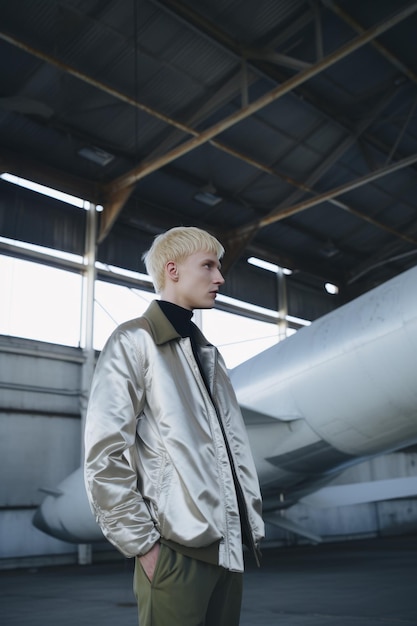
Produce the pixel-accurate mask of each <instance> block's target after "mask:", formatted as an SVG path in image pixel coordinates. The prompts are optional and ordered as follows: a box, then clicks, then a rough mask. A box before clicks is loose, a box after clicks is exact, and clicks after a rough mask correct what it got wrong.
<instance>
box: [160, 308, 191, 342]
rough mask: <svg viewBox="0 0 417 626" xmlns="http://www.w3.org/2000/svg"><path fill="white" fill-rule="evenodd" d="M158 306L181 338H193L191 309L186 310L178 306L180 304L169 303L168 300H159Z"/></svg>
mask: <svg viewBox="0 0 417 626" xmlns="http://www.w3.org/2000/svg"><path fill="white" fill-rule="evenodd" d="M158 304H159V306H160V307H161V309H162V312H163V313H164V315H165V316H166V317H167V318H168V320H169V321H170V322H171V324H172V325H173V327H174V328H175V330H176V331H177V333H178V334H179V335H181V337H191V335H192V334H193V329H192V323H191V318H192V316H193V312H192V311H190V310H189V309H184V307H182V306H178V304H173V303H172V302H167V301H166V300H158Z"/></svg>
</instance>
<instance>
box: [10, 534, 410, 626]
mask: <svg viewBox="0 0 417 626" xmlns="http://www.w3.org/2000/svg"><path fill="white" fill-rule="evenodd" d="M132 567H133V563H132V561H131V560H126V561H122V562H117V563H114V562H113V563H109V564H100V565H91V566H77V565H74V566H61V567H46V568H38V569H19V570H8V571H0V624H1V625H2V626H137V616H136V605H135V601H134V597H133V593H132ZM244 580H245V583H244V585H245V586H244V601H243V608H242V617H241V626H279V625H282V626H327V625H329V626H330V625H331V626H401V625H403V626H405V625H408V626H410V625H413V626H417V536H403V537H396V538H383V539H374V540H366V541H355V542H347V543H343V544H325V545H321V546H308V547H296V548H286V549H282V548H280V549H278V548H264V550H263V564H262V568H261V569H260V570H258V569H256V568H255V567H254V566H253V565H252V564H250V563H249V564H248V565H247V569H246V574H245V579H244ZM172 626H181V625H174V624H173V625H172Z"/></svg>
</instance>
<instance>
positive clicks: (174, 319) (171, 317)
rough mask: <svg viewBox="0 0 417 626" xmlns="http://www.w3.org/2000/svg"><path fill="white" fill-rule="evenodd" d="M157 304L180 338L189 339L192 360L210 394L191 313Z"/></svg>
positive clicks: (163, 303) (161, 301) (187, 310)
mask: <svg viewBox="0 0 417 626" xmlns="http://www.w3.org/2000/svg"><path fill="white" fill-rule="evenodd" d="M158 304H159V306H160V307H161V309H162V312H163V314H164V315H165V317H166V318H167V319H168V321H169V322H170V323H171V324H172V325H173V327H174V328H175V330H176V331H177V333H178V334H179V335H181V337H189V338H190V340H191V348H192V350H193V354H194V358H195V360H196V361H197V365H198V368H199V370H200V373H201V376H202V377H203V380H204V383H205V385H206V387H207V390H208V392H209V393H210V388H209V384H208V381H207V376H206V373H205V371H204V369H203V366H202V364H201V361H200V355H199V353H198V344H197V341H196V330H197V327H196V325H195V324H193V322H192V321H191V318H192V316H193V312H192V311H190V310H189V309H184V307H182V306H179V305H178V304H173V303H172V302H167V301H166V300H158Z"/></svg>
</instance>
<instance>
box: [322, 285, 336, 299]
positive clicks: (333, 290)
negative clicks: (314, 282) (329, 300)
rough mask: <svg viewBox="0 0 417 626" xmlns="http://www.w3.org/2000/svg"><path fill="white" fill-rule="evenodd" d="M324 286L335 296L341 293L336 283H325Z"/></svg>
mask: <svg viewBox="0 0 417 626" xmlns="http://www.w3.org/2000/svg"><path fill="white" fill-rule="evenodd" d="M324 288H325V290H326V291H327V293H330V294H331V295H332V296H335V295H337V294H338V293H339V287H338V286H337V285H334V284H333V283H325V285H324Z"/></svg>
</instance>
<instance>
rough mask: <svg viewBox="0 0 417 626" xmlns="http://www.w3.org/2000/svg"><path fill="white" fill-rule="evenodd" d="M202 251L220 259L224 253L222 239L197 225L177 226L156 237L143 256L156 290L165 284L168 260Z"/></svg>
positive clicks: (178, 259)
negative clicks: (219, 239)
mask: <svg viewBox="0 0 417 626" xmlns="http://www.w3.org/2000/svg"><path fill="white" fill-rule="evenodd" d="M200 251H204V252H211V253H213V254H215V255H216V256H217V258H218V259H221V257H222V256H223V254H224V248H223V246H222V244H221V243H220V241H218V240H217V239H216V238H215V237H213V235H210V233H208V232H206V231H205V230H201V228H196V227H195V226H177V227H176V228H171V229H170V230H167V231H166V232H165V233H162V234H161V235H158V236H157V237H155V239H154V241H153V244H152V246H151V247H150V249H149V250H148V251H147V252H145V253H144V254H143V256H142V258H143V260H144V262H145V266H146V271H147V272H148V274H149V276H150V277H151V278H152V281H153V284H154V287H155V291H156V292H157V293H159V292H160V291H161V290H162V289H163V288H164V286H165V266H166V264H167V263H168V261H174V262H176V263H178V262H180V261H183V260H184V259H185V258H187V257H188V256H190V255H191V254H194V253H195V252H200Z"/></svg>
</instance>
